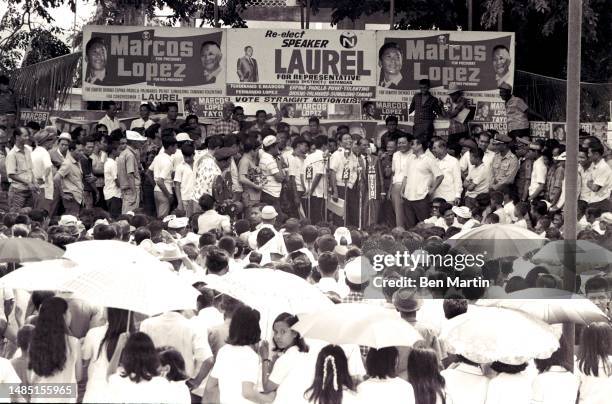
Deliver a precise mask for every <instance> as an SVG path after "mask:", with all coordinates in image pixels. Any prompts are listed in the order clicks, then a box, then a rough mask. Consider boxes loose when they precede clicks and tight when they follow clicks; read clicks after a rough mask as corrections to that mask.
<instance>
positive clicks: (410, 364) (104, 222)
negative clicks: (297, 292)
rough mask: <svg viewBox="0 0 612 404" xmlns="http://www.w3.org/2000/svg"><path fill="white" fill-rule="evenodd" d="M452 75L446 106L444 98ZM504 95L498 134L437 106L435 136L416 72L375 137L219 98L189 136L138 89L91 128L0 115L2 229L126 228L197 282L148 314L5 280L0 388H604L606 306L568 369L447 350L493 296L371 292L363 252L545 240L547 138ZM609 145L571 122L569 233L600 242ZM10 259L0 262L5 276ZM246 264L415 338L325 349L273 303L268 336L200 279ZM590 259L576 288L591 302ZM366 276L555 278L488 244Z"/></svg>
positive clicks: (421, 403) (541, 393)
mask: <svg viewBox="0 0 612 404" xmlns="http://www.w3.org/2000/svg"><path fill="white" fill-rule="evenodd" d="M450 91H451V92H452V93H451V94H450V95H451V96H452V98H453V102H454V103H458V104H459V103H460V101H461V97H462V95H461V92H460V91H459V90H457V89H451V90H450ZM500 92H501V95H502V98H503V99H504V100H505V101H506V105H507V114H508V126H509V132H508V134H501V133H497V132H495V131H484V132H481V133H477V134H474V133H472V134H470V133H468V131H467V127H466V126H465V124H457V122H453V124H452V125H451V131H450V134H449V136H448V137H440V136H435V133H434V130H433V119H434V118H435V117H436V114H442V113H443V112H442V111H441V110H440V109H439V108H440V105H439V103H438V102H437V101H436V100H435V98H434V97H433V96H432V95H431V94H429V89H428V83H427V82H426V81H424V82H423V83H422V89H421V93H420V94H419V95H418V97H415V100H416V101H415V102H413V103H412V104H411V109H412V110H414V112H415V125H414V127H413V133H405V132H403V131H401V130H399V129H398V120H397V118H395V117H393V116H392V117H389V118H387V121H386V125H387V132H386V133H384V134H383V135H382V137H381V138H380V139H369V138H367V137H365V136H364V135H363V134H362V133H351V130H350V128H349V127H347V126H340V127H338V128H337V131H336V133H335V134H329V135H324V134H322V131H321V129H320V126H319V121H318V119H317V118H316V117H311V118H310V119H309V130H308V131H307V132H304V133H301V134H297V133H292V132H291V127H290V126H289V125H287V124H286V123H285V122H283V121H282V119H280V118H272V119H270V117H269V116H268V115H267V114H266V112H265V111H258V113H257V114H256V117H255V120H254V121H249V120H247V119H246V118H245V116H244V111H243V110H242V108H241V107H236V106H234V105H233V104H232V103H226V104H225V105H224V106H223V117H222V118H221V119H219V120H218V121H216V122H214V123H213V124H212V125H209V126H208V127H207V128H206V130H205V133H203V132H202V128H201V126H200V125H198V119H197V117H196V116H188V117H186V118H185V120H182V119H180V118H178V108H177V106H176V105H170V106H169V108H168V113H167V116H166V117H164V118H163V119H161V120H159V121H158V122H155V121H153V120H152V119H151V108H150V107H149V105H147V104H143V105H142V106H141V107H140V118H139V119H136V120H134V121H132V122H131V125H130V128H129V129H127V128H125V126H124V125H123V124H122V123H121V122H120V121H119V120H118V119H117V117H116V112H117V106H116V105H115V103H113V102H107V103H105V105H104V107H105V111H106V115H105V116H104V118H103V119H102V120H100V122H99V123H98V125H97V126H96V129H95V132H94V133H85V131H84V130H83V129H82V128H79V129H76V130H74V131H72V132H71V133H58V131H57V129H56V128H55V127H45V128H40V127H37V125H36V124H35V123H29V124H27V125H26V126H23V127H21V126H15V124H14V116H11V115H10V114H3V115H0V149H1V150H0V158H1V160H0V181H1V182H2V194H1V195H0V204H3V205H2V206H0V210H2V211H3V213H2V220H1V226H0V233H1V235H0V237H1V238H19V237H21V238H39V239H43V240H46V241H49V242H50V243H52V244H54V245H56V246H59V247H61V248H65V246H66V245H70V244H71V243H74V242H77V241H81V240H88V239H94V240H120V241H123V242H126V243H132V244H134V245H138V246H140V247H142V248H143V249H145V250H146V251H148V252H150V253H151V254H152V255H154V256H155V257H157V258H159V260H161V261H163V262H167V263H168V264H169V265H168V267H169V269H171V270H172V271H175V272H176V273H177V276H178V277H181V278H183V279H185V281H186V282H189V283H191V284H192V285H193V286H194V287H195V288H197V289H198V290H199V291H200V294H199V296H198V298H197V311H183V312H167V313H163V314H161V315H159V316H154V317H150V318H146V317H145V316H143V315H140V314H138V313H135V314H133V315H130V314H129V313H128V312H127V311H125V310H121V309H115V308H103V307H97V306H94V305H91V304H88V303H87V302H85V301H81V300H76V299H71V298H70V297H69V296H64V295H62V294H60V293H55V292H47V291H34V292H32V293H26V292H25V291H23V290H11V289H6V288H5V289H3V300H4V307H3V311H4V318H6V320H0V323H1V325H2V329H4V344H3V350H4V352H3V357H4V358H7V359H2V360H0V367H1V371H0V377H1V378H2V380H0V382H2V383H77V382H78V383H79V395H78V400H79V401H82V402H181V403H185V402H203V403H208V402H211V403H212V402H221V403H228V404H234V403H252V402H256V403H265V402H276V403H292V404H293V403H300V402H305V403H307V402H310V403H317V404H332V403H334V404H339V403H374V402H385V403H386V402H389V403H395V402H397V403H417V404H439V403H446V404H451V403H453V404H463V403H465V404H478V403H483V404H485V403H486V404H503V403H507V404H522V403H525V404H527V403H551V404H553V403H554V404H563V403H568V404H569V403H575V402H576V400H577V399H578V400H579V401H578V402H580V403H598V404H605V403H607V402H609V398H610V397H611V395H612V348H611V347H612V327H611V326H610V323H609V322H607V323H606V322H596V323H592V324H589V325H588V326H585V327H581V329H580V330H579V332H578V341H579V347H578V348H577V350H576V362H575V366H573V367H572V366H571V364H570V363H568V361H567V355H566V351H567V348H568V347H567V346H565V345H564V344H563V341H562V343H561V346H560V348H559V349H558V350H557V351H556V352H555V353H554V354H553V355H552V356H551V357H550V358H548V359H535V360H527V361H523V362H521V363H504V362H501V361H495V362H492V363H479V362H478V361H476V360H475V358H469V357H465V356H462V355H455V354H452V353H451V352H450V351H449V350H448V349H447V347H446V346H445V344H444V342H443V341H442V340H441V339H440V333H441V331H442V329H443V328H444V327H445V324H447V323H448V321H449V320H450V319H452V318H454V317H456V316H459V315H461V314H463V313H469V312H470V311H471V310H474V307H475V306H474V304H475V303H476V302H477V301H478V300H479V299H481V298H486V297H489V296H488V295H487V294H488V293H490V290H486V289H485V288H481V287H477V286H468V287H459V288H438V287H435V288H434V287H431V288H427V287H417V288H405V287H404V288H402V287H397V286H393V284H390V285H391V286H387V287H383V288H382V290H381V293H382V296H381V298H380V299H369V298H368V293H367V291H368V288H369V287H370V286H371V279H370V278H368V277H367V276H366V272H365V271H364V269H363V268H364V267H365V266H367V265H366V262H367V261H371V259H372V257H373V256H374V255H376V254H385V253H388V254H394V253H395V252H396V251H400V250H406V251H408V252H409V253H413V252H415V251H417V250H419V251H421V250H424V251H429V252H431V253H436V254H440V253H442V254H446V253H448V254H454V253H456V252H454V251H453V249H452V248H451V246H450V245H449V244H448V243H446V241H447V240H448V239H449V238H450V237H452V236H455V235H457V234H459V233H462V232H467V231H468V230H470V229H472V228H475V227H478V226H480V225H481V224H495V223H500V224H513V225H515V226H520V227H523V228H526V229H530V230H533V231H534V232H536V233H538V234H541V235H542V236H544V237H546V238H547V239H548V240H560V239H562V238H563V214H562V208H563V201H564V192H565V182H564V169H565V166H564V161H565V145H564V144H562V143H560V142H558V141H555V140H549V139H547V140H542V139H531V137H530V135H529V130H528V128H529V119H528V118H529V116H528V115H529V112H530V111H529V109H528V107H527V106H526V105H524V102H522V100H520V99H517V98H516V97H513V96H512V93H511V89H510V88H508V86H506V85H504V86H502V88H500ZM459 105H460V104H459ZM461 109H462V108H460V107H457V110H454V109H451V110H450V111H446V112H445V113H447V114H452V113H458V112H459V111H460V110H461ZM453 111H454V112H453ZM607 157H608V153H607V151H606V148H605V145H604V144H602V142H601V141H600V140H599V139H598V138H596V137H592V136H584V137H583V139H582V141H581V148H580V150H579V160H580V167H579V187H578V190H579V203H578V209H579V212H578V218H579V222H578V227H579V233H578V239H581V240H593V241H598V242H601V243H602V244H604V245H605V244H607V243H608V241H609V239H610V236H611V235H612V212H611V210H612V208H611V206H612V205H611V204H610V196H611V195H610V194H611V191H612V169H611V168H610V166H609V165H608V163H607V162H606V159H607ZM342 201H344V202H342ZM514 258H519V259H522V258H523V257H514ZM14 266H15V265H12V264H8V265H7V264H4V267H3V271H4V273H6V272H9V271H10V270H13V269H14ZM261 267H267V268H274V269H275V270H277V271H284V272H288V273H291V274H293V275H296V276H298V277H300V278H302V279H304V280H305V281H307V282H308V283H310V284H313V285H315V286H316V287H317V288H318V289H319V290H320V291H321V292H322V293H324V294H325V295H326V296H327V297H328V298H329V299H330V300H331V301H333V302H334V303H362V304H375V305H379V306H381V305H382V307H384V308H385V309H387V310H389V311H391V312H398V313H399V315H400V316H401V319H403V320H404V321H406V322H408V323H409V324H411V325H412V326H414V327H415V329H416V330H417V331H418V332H419V333H420V335H421V336H422V340H421V341H419V342H417V343H416V344H415V345H414V346H413V347H410V348H408V347H393V346H391V347H385V348H380V349H374V348H368V347H365V346H361V347H360V346H358V345H350V344H349V345H342V346H337V345H333V344H330V345H326V343H325V342H322V341H318V340H311V339H309V338H305V337H303V336H301V335H300V334H299V333H298V332H296V331H295V330H293V329H292V328H291V327H292V326H294V325H295V324H296V323H297V322H298V317H296V316H295V315H294V314H296V313H291V314H290V313H287V312H285V311H288V310H286V309H285V308H283V307H277V308H274V309H277V311H278V312H283V313H282V314H280V315H278V316H277V317H276V318H275V319H274V321H273V322H272V323H271V324H270V325H271V329H272V330H271V332H270V330H266V329H264V328H263V327H262V326H261V321H260V320H261V315H262V313H260V312H258V311H257V310H255V309H253V308H251V307H249V306H247V305H245V304H243V303H242V302H240V301H239V300H237V299H235V298H233V297H231V296H229V295H227V294H221V293H218V292H217V291H214V290H211V289H210V288H207V287H206V284H205V282H203V281H202V279H204V277H205V276H206V275H211V274H212V275H217V276H220V277H223V276H226V275H227V274H236V273H237V274H239V273H240V271H257V270H258V269H259V268H261ZM607 269H608V268H602V271H601V273H600V274H598V275H597V276H594V277H591V278H589V279H588V280H587V281H586V282H585V284H584V285H578V289H579V290H582V291H585V293H586V295H587V297H589V299H591V300H592V301H593V302H594V303H595V304H596V305H597V306H598V307H599V308H600V309H601V310H602V311H603V312H604V313H605V314H606V315H609V314H610V289H611V288H610V280H609V277H608V272H607ZM382 276H383V277H384V278H385V279H393V278H399V277H401V276H404V277H428V278H429V279H440V277H447V276H455V277H460V278H461V279H466V280H469V279H482V278H484V279H488V280H490V281H492V283H493V284H494V285H495V287H496V288H497V290H498V292H499V291H502V292H503V293H512V292H516V291H520V290H524V289H528V288H560V287H561V280H560V279H559V277H558V276H557V275H556V274H555V273H553V271H552V270H549V269H548V268H546V267H545V266H533V265H532V266H531V267H530V268H529V269H528V270H526V271H525V272H521V273H519V271H518V270H516V269H515V267H514V266H513V262H512V261H509V262H508V261H503V260H499V261H496V262H486V263H485V265H482V266H470V267H469V268H466V269H463V270H462V271H457V270H456V269H455V268H453V267H445V266H443V265H441V266H434V267H419V268H403V267H399V266H388V267H386V268H385V269H384V271H383V274H382ZM144 281H146V280H145V279H143V282H144ZM578 289H577V290H578ZM330 327H333V324H330ZM482 327H487V324H483V325H482ZM126 330H128V331H129V332H127V333H126ZM268 335H270V337H268ZM572 369H573V370H572ZM12 398H13V399H16V398H17V397H12ZM21 398H22V399H25V400H28V399H29V397H27V396H26V397H21ZM75 400H76V399H72V400H71V401H72V402H74V401H75ZM34 401H36V400H32V402H34ZM53 401H56V400H53Z"/></svg>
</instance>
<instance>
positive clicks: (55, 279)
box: [0, 259, 79, 292]
mask: <svg viewBox="0 0 612 404" xmlns="http://www.w3.org/2000/svg"><path fill="white" fill-rule="evenodd" d="M78 270H79V268H78V264H76V263H75V262H73V261H70V260H66V259H57V260H45V261H39V262H29V263H25V264H23V266H22V267H21V268H19V269H16V270H14V271H12V272H10V273H8V274H7V275H4V276H3V277H2V278H0V285H2V287H5V288H10V289H23V290H27V291H29V292H33V291H36V290H55V291H67V289H66V288H65V285H64V283H65V282H66V281H67V280H69V279H71V278H73V277H75V276H76V275H77V274H78Z"/></svg>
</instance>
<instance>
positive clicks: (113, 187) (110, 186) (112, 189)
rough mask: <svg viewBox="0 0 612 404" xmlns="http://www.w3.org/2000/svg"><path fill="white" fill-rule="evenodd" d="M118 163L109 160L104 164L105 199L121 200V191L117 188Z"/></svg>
mask: <svg viewBox="0 0 612 404" xmlns="http://www.w3.org/2000/svg"><path fill="white" fill-rule="evenodd" d="M116 179H117V162H116V161H115V159H112V158H110V157H109V158H107V159H106V162H105V163H104V188H103V189H102V191H103V192H104V199H106V200H109V199H110V198H121V189H120V188H119V187H118V186H117V181H115V180H116Z"/></svg>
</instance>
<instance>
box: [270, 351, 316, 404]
mask: <svg viewBox="0 0 612 404" xmlns="http://www.w3.org/2000/svg"><path fill="white" fill-rule="evenodd" d="M316 360H317V358H316V355H313V354H312V353H310V352H308V353H306V352H300V351H299V350H298V348H297V347H296V346H292V347H291V348H289V349H288V350H287V351H286V352H285V353H283V354H282V355H281V356H280V357H279V358H278V359H277V360H276V362H274V368H273V369H272V373H271V374H270V381H271V382H272V383H275V384H277V385H278V389H277V390H276V398H275V400H274V404H305V403H307V402H308V401H307V400H306V399H305V398H304V392H305V391H306V390H307V389H308V388H309V387H310V385H311V384H312V377H313V375H314V373H315V364H316Z"/></svg>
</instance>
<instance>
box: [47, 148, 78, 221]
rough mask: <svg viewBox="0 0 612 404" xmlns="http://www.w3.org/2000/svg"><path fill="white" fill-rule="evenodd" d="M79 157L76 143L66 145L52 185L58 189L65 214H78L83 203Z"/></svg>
mask: <svg viewBox="0 0 612 404" xmlns="http://www.w3.org/2000/svg"><path fill="white" fill-rule="evenodd" d="M81 158H82V153H81V151H80V150H79V149H78V143H77V142H76V141H73V142H71V143H70V145H69V146H68V154H67V155H66V158H65V159H64V162H63V163H62V166H61V167H60V169H59V170H58V171H57V173H56V174H55V177H54V185H55V186H56V187H57V188H58V189H59V190H60V195H61V198H62V204H63V205H64V209H65V210H66V215H72V216H78V215H79V212H80V211H81V206H82V205H83V192H84V191H83V170H82V168H81Z"/></svg>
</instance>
